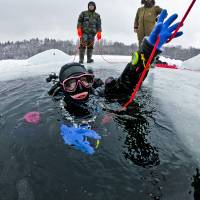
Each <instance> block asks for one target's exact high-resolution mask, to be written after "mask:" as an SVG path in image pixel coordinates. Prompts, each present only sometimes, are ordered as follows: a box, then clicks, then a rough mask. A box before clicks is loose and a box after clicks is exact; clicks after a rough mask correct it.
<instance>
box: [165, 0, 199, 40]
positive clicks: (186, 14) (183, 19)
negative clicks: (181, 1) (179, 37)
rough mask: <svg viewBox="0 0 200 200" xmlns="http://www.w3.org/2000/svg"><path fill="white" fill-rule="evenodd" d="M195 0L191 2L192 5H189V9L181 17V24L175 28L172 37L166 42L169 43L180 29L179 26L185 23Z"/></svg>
mask: <svg viewBox="0 0 200 200" xmlns="http://www.w3.org/2000/svg"><path fill="white" fill-rule="evenodd" d="M195 1H196V0H193V1H192V3H191V4H190V6H189V8H188V9H187V11H186V13H185V15H184V16H183V18H182V20H181V22H180V23H179V25H178V27H177V28H176V30H175V31H174V33H173V35H172V36H171V37H170V38H169V40H168V41H167V42H170V41H171V40H172V39H173V38H174V37H175V36H176V34H177V32H178V31H179V29H180V28H181V26H182V25H183V22H184V21H185V19H186V17H187V16H188V14H189V12H190V10H191V9H192V7H193V5H194V3H195Z"/></svg>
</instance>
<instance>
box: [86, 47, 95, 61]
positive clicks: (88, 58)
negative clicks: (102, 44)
mask: <svg viewBox="0 0 200 200" xmlns="http://www.w3.org/2000/svg"><path fill="white" fill-rule="evenodd" d="M92 51H93V49H87V63H92V62H94V60H93V59H92Z"/></svg>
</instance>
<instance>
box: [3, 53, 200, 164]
mask: <svg viewBox="0 0 200 200" xmlns="http://www.w3.org/2000/svg"><path fill="white" fill-rule="evenodd" d="M104 58H105V59H106V60H107V61H109V62H113V63H110V64H109V63H107V62H106V61H105V60H103V58H102V57H101V56H94V60H95V63H94V64H90V66H92V67H93V68H102V69H115V70H117V71H118V72H121V71H122V70H123V68H124V67H125V65H126V63H127V62H129V61H130V56H104ZM77 59H78V58H77V57H76V59H75V61H78V60H77ZM161 60H163V61H167V62H168V63H169V64H176V65H177V66H180V67H182V68H187V69H191V70H192V69H195V70H200V65H199V63H200V57H199V56H197V57H195V58H193V59H190V61H186V62H184V63H182V62H181V61H175V60H169V59H165V58H162V57H161ZM72 61H74V56H69V55H66V54H65V53H63V52H61V51H59V50H54V49H53V50H49V51H46V52H43V53H41V54H38V55H36V56H33V57H32V58H30V59H27V60H4V61H0V80H1V81H6V80H13V79H18V78H28V77H33V76H37V75H47V74H49V73H51V72H58V71H59V69H60V67H61V66H62V65H64V64H65V63H68V62H72ZM87 66H88V65H87ZM152 77H153V78H152ZM150 78H151V80H150ZM152 80H153V81H152ZM150 81H151V84H150ZM0 84H1V82H0ZM144 85H145V86H147V87H152V88H153V94H152V95H153V98H156V99H157V100H158V101H159V103H160V105H161V108H160V109H162V110H163V111H164V112H165V113H166V114H167V115H168V117H169V118H170V119H171V121H172V123H174V126H175V128H176V129H177V133H178V135H179V137H180V139H181V140H182V141H183V142H184V144H185V145H186V147H187V148H188V149H189V150H190V151H191V153H192V154H193V153H194V155H195V157H196V159H197V160H198V161H199V163H200V160H199V159H200V148H199V143H200V123H199V122H200V101H199V99H200V73H199V72H196V71H188V70H178V69H177V70H174V69H157V68H155V69H152V70H151V72H150V75H149V76H148V78H147V79H146V80H145V82H144Z"/></svg>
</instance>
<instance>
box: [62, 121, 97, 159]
mask: <svg viewBox="0 0 200 200" xmlns="http://www.w3.org/2000/svg"><path fill="white" fill-rule="evenodd" d="M60 131H61V133H60V134H61V135H62V137H63V139H64V142H65V144H69V145H72V146H74V148H75V149H78V150H81V151H82V152H84V153H86V154H90V155H92V154H93V153H94V148H93V147H92V146H91V145H90V142H89V141H87V137H88V138H92V139H94V140H100V139H101V136H100V135H98V134H97V133H96V132H95V131H93V130H90V129H83V128H74V127H68V126H66V125H64V124H61V127H60Z"/></svg>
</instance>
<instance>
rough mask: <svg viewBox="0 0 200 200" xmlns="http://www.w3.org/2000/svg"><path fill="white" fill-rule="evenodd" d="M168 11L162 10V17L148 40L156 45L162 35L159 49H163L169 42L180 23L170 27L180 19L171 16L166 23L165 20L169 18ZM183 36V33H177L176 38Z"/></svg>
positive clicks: (175, 15) (174, 15)
mask: <svg viewBox="0 0 200 200" xmlns="http://www.w3.org/2000/svg"><path fill="white" fill-rule="evenodd" d="M167 15H168V14H167V10H162V12H161V14H160V17H159V19H158V21H157V23H156V25H155V26H154V29H153V31H152V32H151V34H150V36H149V37H148V38H147V39H148V41H149V43H150V44H151V45H153V46H154V45H155V43H156V40H157V38H158V36H159V35H160V42H159V44H158V49H160V48H161V47H162V45H163V44H165V43H166V42H167V40H168V39H169V38H170V37H171V35H172V34H173V32H174V31H175V30H176V28H177V27H178V25H179V23H176V24H174V25H172V26H170V25H171V24H172V23H173V22H174V21H175V20H176V18H177V17H178V15H177V14H173V15H171V16H170V17H169V18H168V19H167V20H166V21H165V22H164V19H165V18H166V17H167ZM182 34H183V32H181V31H180V32H177V34H176V36H175V37H179V36H181V35H182Z"/></svg>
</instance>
